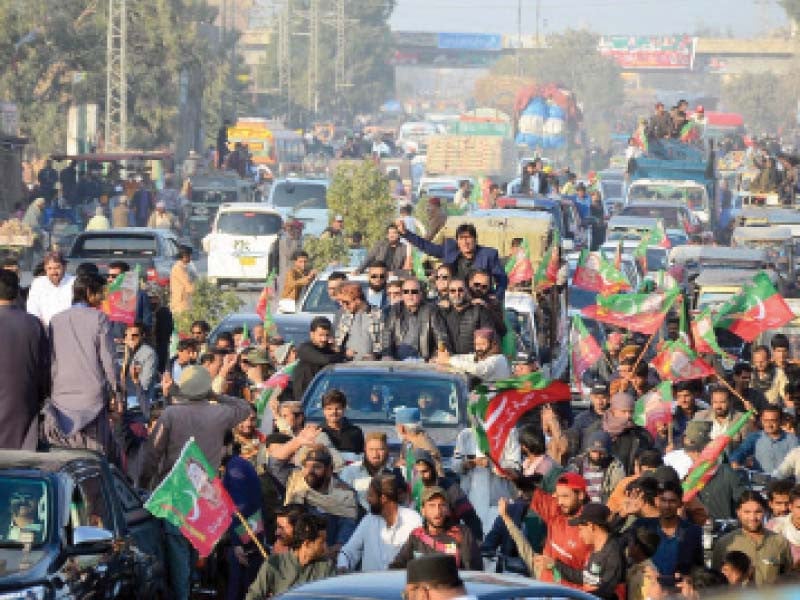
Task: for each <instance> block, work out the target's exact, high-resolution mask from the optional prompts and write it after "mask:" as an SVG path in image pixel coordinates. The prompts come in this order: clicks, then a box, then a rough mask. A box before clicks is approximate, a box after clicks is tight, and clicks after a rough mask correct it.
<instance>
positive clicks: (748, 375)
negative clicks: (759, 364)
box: [731, 362, 767, 412]
mask: <svg viewBox="0 0 800 600" xmlns="http://www.w3.org/2000/svg"><path fill="white" fill-rule="evenodd" d="M752 381H753V367H752V365H751V364H750V363H748V362H738V363H736V364H735V365H733V389H735V390H736V393H737V394H738V396H736V397H734V398H733V400H732V402H731V404H732V406H733V408H734V410H738V411H741V412H744V411H746V410H750V409H751V408H752V409H755V410H756V412H761V410H762V409H763V408H764V407H765V406H766V405H767V399H766V398H765V397H764V393H763V392H762V391H761V390H757V389H756V388H754V387H751V386H750V384H751V383H752ZM739 396H741V397H742V398H744V400H745V401H744V402H742V401H741V400H740V399H739Z"/></svg>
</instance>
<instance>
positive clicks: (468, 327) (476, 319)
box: [439, 277, 494, 354]
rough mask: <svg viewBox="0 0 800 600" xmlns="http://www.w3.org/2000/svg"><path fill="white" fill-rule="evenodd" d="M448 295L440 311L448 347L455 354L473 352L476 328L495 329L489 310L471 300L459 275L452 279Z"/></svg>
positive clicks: (440, 306) (441, 303)
mask: <svg viewBox="0 0 800 600" xmlns="http://www.w3.org/2000/svg"><path fill="white" fill-rule="evenodd" d="M447 296H448V300H447V302H446V303H445V302H440V303H439V312H440V314H441V316H442V320H443V321H444V326H445V332H446V334H447V340H448V342H447V347H448V348H449V349H452V351H453V354H472V353H473V352H475V338H474V333H475V330H477V329H492V330H494V323H493V322H492V318H491V317H490V316H489V311H487V310H486V308H484V307H483V306H481V305H479V304H472V303H471V302H470V295H469V291H468V290H467V287H466V284H465V283H464V279H461V278H458V277H453V278H452V279H450V285H449V287H448V288H447Z"/></svg>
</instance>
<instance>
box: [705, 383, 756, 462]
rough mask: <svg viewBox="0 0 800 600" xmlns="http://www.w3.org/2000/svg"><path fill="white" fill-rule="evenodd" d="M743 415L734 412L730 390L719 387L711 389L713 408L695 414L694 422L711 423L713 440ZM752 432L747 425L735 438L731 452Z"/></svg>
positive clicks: (731, 443)
mask: <svg viewBox="0 0 800 600" xmlns="http://www.w3.org/2000/svg"><path fill="white" fill-rule="evenodd" d="M742 414H743V413H741V412H739V411H736V410H733V407H732V406H731V397H730V392H729V391H728V388H726V387H724V386H722V385H717V386H715V387H712V388H711V408H706V409H703V410H699V411H697V412H696V413H695V415H694V418H693V419H692V420H694V421H709V422H710V423H711V434H710V437H711V439H712V440H714V439H716V438H717V437H718V436H720V435H723V434H724V433H725V432H726V431H727V430H728V428H729V427H730V426H731V425H732V424H733V423H735V422H736V421H738V420H739V418H740V417H741V416H742ZM749 431H750V426H749V425H745V426H744V427H743V428H742V430H741V431H740V432H739V433H737V434H736V435H735V436H733V439H732V440H731V441H730V443H729V445H728V448H729V451H732V450H735V449H736V448H737V447H738V446H739V444H741V443H742V440H743V439H744V438H745V436H747V434H748V433H749Z"/></svg>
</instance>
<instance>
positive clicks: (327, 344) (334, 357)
mask: <svg viewBox="0 0 800 600" xmlns="http://www.w3.org/2000/svg"><path fill="white" fill-rule="evenodd" d="M332 329H333V326H332V325H331V322H330V321H329V320H328V319H326V318H325V317H315V318H314V320H313V321H311V326H310V327H309V331H310V335H309V337H310V340H309V341H307V342H303V343H302V344H300V346H298V348H297V359H298V361H299V362H298V363H297V367H296V368H295V370H294V375H293V376H292V388H293V390H294V399H295V400H302V399H303V394H304V393H305V391H306V388H307V387H308V386H309V385H310V384H311V380H312V379H314V376H315V375H316V374H317V373H319V372H320V371H321V370H322V369H323V368H324V367H326V366H328V365H330V364H333V363H338V362H342V361H343V360H344V355H343V354H341V353H339V352H336V351H335V350H334V348H333V343H332V339H331V330H332Z"/></svg>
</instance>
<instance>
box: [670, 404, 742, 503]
mask: <svg viewBox="0 0 800 600" xmlns="http://www.w3.org/2000/svg"><path fill="white" fill-rule="evenodd" d="M753 414H754V413H753V411H752V410H749V411H747V412H746V413H744V414H743V415H742V416H740V417H739V418H738V419H736V421H734V422H733V423H731V424H730V426H729V427H728V430H727V431H726V432H725V433H723V434H722V435H719V436H717V437H716V438H715V439H714V440H712V441H711V442H709V443H708V445H707V446H706V447H705V448H703V451H702V452H701V453H700V456H699V457H698V458H697V461H695V463H694V464H693V465H692V467H691V469H689V473H688V474H687V475H686V478H685V479H684V480H683V501H684V502H689V501H691V500H692V499H693V498H694V497H695V496H697V494H699V493H700V491H701V490H702V489H703V488H704V487H705V486H706V484H707V483H708V482H709V481H711V478H712V477H713V476H714V473H716V471H717V467H718V466H719V459H720V457H721V456H722V453H723V452H724V451H725V448H727V446H728V444H730V443H731V440H733V438H734V437H736V434H738V433H739V432H740V431H741V430H742V428H743V427H744V426H745V425H747V422H748V421H749V420H750V419H751V418H752V416H753Z"/></svg>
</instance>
